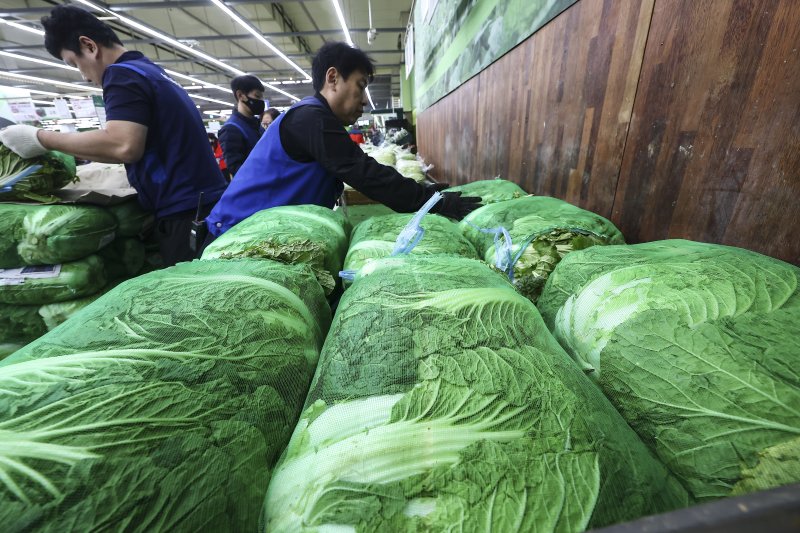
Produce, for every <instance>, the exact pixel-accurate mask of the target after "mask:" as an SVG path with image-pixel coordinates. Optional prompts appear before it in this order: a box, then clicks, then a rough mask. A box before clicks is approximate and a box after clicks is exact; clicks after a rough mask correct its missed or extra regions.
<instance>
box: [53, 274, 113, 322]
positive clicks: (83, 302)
mask: <svg viewBox="0 0 800 533" xmlns="http://www.w3.org/2000/svg"><path fill="white" fill-rule="evenodd" d="M113 286H114V284H113V283H112V284H110V285H108V286H106V287H104V288H103V290H102V291H101V292H98V293H97V294H93V295H91V296H85V297H83V298H77V299H75V300H68V301H66V302H55V303H52V304H45V305H43V306H41V307H39V309H38V315H39V316H40V317H41V319H42V320H43V321H44V324H45V326H47V330H48V331H49V330H51V329H55V327H56V326H58V325H60V324H62V323H64V322H66V321H67V319H68V318H70V317H71V316H72V315H74V314H75V313H77V312H78V311H80V310H81V309H83V308H84V307H86V306H87V305H89V304H90V303H92V302H94V301H95V300H97V299H98V298H100V297H101V296H102V295H103V294H105V293H106V292H108V291H109V290H110V289H112V288H113Z"/></svg>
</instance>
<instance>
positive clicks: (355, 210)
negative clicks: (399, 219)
mask: <svg viewBox="0 0 800 533" xmlns="http://www.w3.org/2000/svg"><path fill="white" fill-rule="evenodd" d="M343 213H344V216H345V218H347V222H349V223H350V226H351V227H352V228H353V229H355V227H356V226H358V225H359V224H361V223H362V222H364V221H365V220H367V219H368V218H372V217H379V216H382V215H393V214H395V211H394V210H392V208H390V207H386V206H385V205H383V204H363V205H348V206H347V208H346V209H344V210H343Z"/></svg>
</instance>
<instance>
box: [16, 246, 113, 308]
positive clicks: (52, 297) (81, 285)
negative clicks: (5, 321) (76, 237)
mask: <svg viewBox="0 0 800 533" xmlns="http://www.w3.org/2000/svg"><path fill="white" fill-rule="evenodd" d="M105 284H106V276H105V273H104V267H103V260H102V259H100V257H98V256H96V255H90V256H88V257H85V258H83V259H79V260H78V261H71V262H69V263H63V264H60V265H42V266H27V267H23V268H21V269H3V270H0V303H1V304H14V305H32V304H38V305H45V304H50V303H55V302H66V301H67V300H74V299H76V298H82V297H84V296H90V295H92V294H97V293H98V292H100V291H101V290H103V287H104V286H105Z"/></svg>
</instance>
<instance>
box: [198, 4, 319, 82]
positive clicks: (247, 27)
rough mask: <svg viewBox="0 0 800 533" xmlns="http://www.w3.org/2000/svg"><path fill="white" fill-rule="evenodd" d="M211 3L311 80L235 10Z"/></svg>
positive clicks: (309, 77)
mask: <svg viewBox="0 0 800 533" xmlns="http://www.w3.org/2000/svg"><path fill="white" fill-rule="evenodd" d="M211 3H212V4H214V5H215V6H217V7H218V8H220V9H221V10H222V11H224V12H225V13H226V14H227V15H228V16H229V17H230V18H231V19H233V21H234V22H236V23H237V24H239V26H241V27H242V28H244V29H245V30H247V31H248V32H250V33H251V34H252V35H253V37H255V38H256V39H258V40H259V41H261V42H262V43H263V44H265V45H266V46H267V48H269V49H270V50H272V51H273V52H275V54H277V55H278V57H280V58H281V59H283V60H284V61H286V62H287V63H289V65H291V66H292V68H294V69H295V70H297V71H298V72H300V73H301V74H302V75H303V76H305V77H306V78H308V79H309V80H310V79H311V76H309V75H308V74H307V73H306V71H305V70H303V69H302V68H301V67H300V66H299V65H298V64H297V63H295V62H294V61H292V60H291V59H289V58H288V57H287V56H286V54H284V53H283V52H281V51H280V50H279V49H278V48H277V47H276V46H275V45H274V44H272V43H271V42H270V41H268V40H267V38H266V37H264V35H263V34H262V33H261V32H260V31H258V30H257V29H256V28H254V27H253V26H252V25H251V24H249V23H247V22H245V21H244V20H243V19H242V17H240V16H239V15H238V13H236V12H235V11H234V10H232V9H231V8H229V7H228V6H226V5H225V4H223V3H222V1H221V0H211Z"/></svg>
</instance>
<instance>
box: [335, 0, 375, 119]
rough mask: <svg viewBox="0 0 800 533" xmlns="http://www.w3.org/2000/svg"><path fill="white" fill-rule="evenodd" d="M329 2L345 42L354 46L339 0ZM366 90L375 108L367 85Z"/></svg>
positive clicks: (373, 107)
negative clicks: (334, 11)
mask: <svg viewBox="0 0 800 533" xmlns="http://www.w3.org/2000/svg"><path fill="white" fill-rule="evenodd" d="M331 3H332V4H333V9H335V10H336V18H338V19H339V24H341V26H342V31H343V32H344V37H345V39H346V40H347V44H349V45H350V46H355V45H354V44H353V39H351V38H350V30H348V29H347V23H346V22H345V21H344V13H342V8H341V7H339V0H331ZM366 92H367V99H368V100H369V105H371V106H372V109H375V103H374V102H373V101H372V95H371V94H370V93H369V87H368V88H367V89H366Z"/></svg>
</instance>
